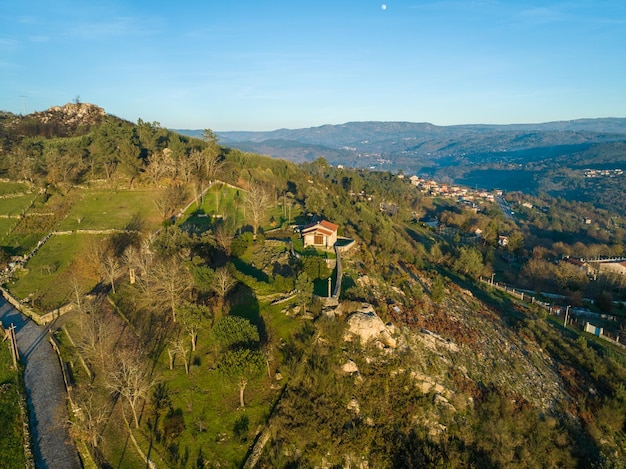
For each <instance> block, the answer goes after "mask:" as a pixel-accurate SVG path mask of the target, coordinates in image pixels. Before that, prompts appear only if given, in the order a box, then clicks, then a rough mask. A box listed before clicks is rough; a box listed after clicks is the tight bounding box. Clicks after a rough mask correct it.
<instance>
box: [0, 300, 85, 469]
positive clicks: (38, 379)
mask: <svg viewBox="0 0 626 469" xmlns="http://www.w3.org/2000/svg"><path fill="white" fill-rule="evenodd" d="M0 322H2V325H3V327H4V328H9V327H10V326H11V324H13V325H15V333H16V339H17V348H18V350H19V353H20V360H21V361H22V362H23V363H24V365H25V371H24V385H25V387H26V393H27V397H28V410H29V412H28V413H29V420H30V431H31V436H32V440H33V452H34V456H35V466H36V467H37V468H42V469H43V468H49V469H57V468H58V469H81V468H82V464H81V462H80V458H79V457H78V452H77V450H76V447H75V446H74V444H73V442H72V440H71V438H70V435H69V431H68V422H69V415H68V410H67V391H66V389H65V383H64V381H63V375H62V372H61V364H60V363H59V358H58V356H57V354H56V352H55V351H54V350H53V349H52V345H51V344H50V341H49V340H48V330H47V328H45V327H42V326H38V325H37V324H35V323H34V322H33V321H32V320H30V319H28V318H27V317H26V316H24V315H23V314H21V313H20V312H19V311H17V310H16V309H15V308H14V307H13V306H11V305H10V304H9V303H7V301H6V300H5V299H4V298H2V297H0ZM0 465H1V464H0Z"/></svg>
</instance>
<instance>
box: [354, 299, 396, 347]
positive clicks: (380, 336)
mask: <svg viewBox="0 0 626 469" xmlns="http://www.w3.org/2000/svg"><path fill="white" fill-rule="evenodd" d="M346 321H347V323H348V330H347V331H346V334H345V336H344V340H347V341H350V340H352V339H353V338H357V337H358V338H359V339H360V340H361V342H362V343H364V344H365V343H368V342H374V343H375V344H378V345H379V346H382V347H389V348H395V347H396V340H395V339H394V338H393V337H392V336H391V328H390V327H388V326H386V325H385V323H384V322H383V321H382V319H380V318H379V317H378V315H377V314H376V312H375V311H374V307H373V306H372V305H370V304H367V303H363V304H362V305H361V307H360V308H359V309H358V310H357V311H355V312H352V313H351V314H349V315H348V318H347V320H346Z"/></svg>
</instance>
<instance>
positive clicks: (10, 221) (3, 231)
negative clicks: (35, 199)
mask: <svg viewBox="0 0 626 469" xmlns="http://www.w3.org/2000/svg"><path fill="white" fill-rule="evenodd" d="M17 222H18V220H17V218H0V241H1V240H2V239H3V238H4V237H5V236H6V235H7V234H8V233H9V231H11V229H12V228H13V227H14V226H15V225H16V223H17Z"/></svg>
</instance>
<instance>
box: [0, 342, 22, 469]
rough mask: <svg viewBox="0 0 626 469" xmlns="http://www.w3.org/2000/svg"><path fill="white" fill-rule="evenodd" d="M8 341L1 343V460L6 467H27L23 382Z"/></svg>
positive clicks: (6, 468)
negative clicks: (15, 367)
mask: <svg viewBox="0 0 626 469" xmlns="http://www.w3.org/2000/svg"><path fill="white" fill-rule="evenodd" d="M7 345H8V342H6V341H5V342H3V343H2V344H0V428H2V437H1V438H0V461H2V463H1V465H2V467H3V468H4V469H14V468H16V469H17V468H24V467H26V456H25V455H24V434H23V431H22V415H21V411H20V393H21V392H22V391H21V384H20V380H19V374H18V372H17V371H16V370H14V369H13V362H12V360H11V352H10V350H9V347H8V346H7Z"/></svg>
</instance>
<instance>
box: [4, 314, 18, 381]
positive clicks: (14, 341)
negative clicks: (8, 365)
mask: <svg viewBox="0 0 626 469" xmlns="http://www.w3.org/2000/svg"><path fill="white" fill-rule="evenodd" d="M6 335H7V337H8V338H9V341H10V342H11V356H12V357H13V368H15V369H16V370H17V361H18V360H19V359H20V353H19V351H18V350H17V339H16V338H15V324H11V327H9V328H8V329H7V332H6Z"/></svg>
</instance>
